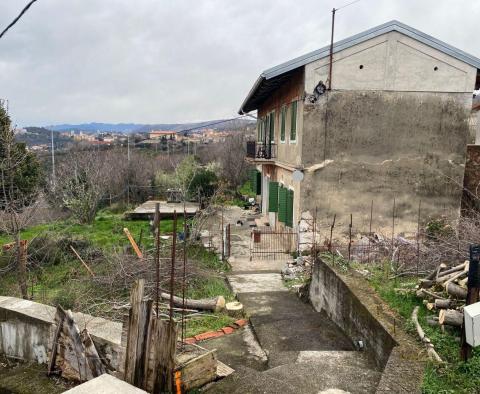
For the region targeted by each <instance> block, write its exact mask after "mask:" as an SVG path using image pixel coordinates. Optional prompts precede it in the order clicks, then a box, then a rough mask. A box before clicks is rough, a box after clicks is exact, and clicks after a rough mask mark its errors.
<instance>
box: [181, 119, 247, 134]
mask: <svg viewBox="0 0 480 394" xmlns="http://www.w3.org/2000/svg"><path fill="white" fill-rule="evenodd" d="M246 116H247V115H240V116H237V117H235V118H230V119H224V120H219V121H216V122H211V123H206V124H202V125H200V126H196V127H192V128H190V129H184V130H178V132H179V133H186V132H188V131H193V130H200V129H203V128H205V127H208V126H214V125H216V124H221V123H227V122H231V121H232V120H237V119H240V118H244V117H246Z"/></svg>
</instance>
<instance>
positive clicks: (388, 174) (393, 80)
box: [239, 21, 480, 231]
mask: <svg viewBox="0 0 480 394" xmlns="http://www.w3.org/2000/svg"><path fill="white" fill-rule="evenodd" d="M329 55H330V48H329V46H328V47H324V48H321V49H319V50H316V51H314V52H311V53H308V54H306V55H304V56H300V57H298V58H295V59H292V60H290V61H288V62H286V63H283V64H280V65H278V66H275V67H273V68H270V69H268V70H266V71H264V72H263V73H262V74H261V75H260V76H259V78H258V79H257V81H256V82H255V84H254V85H253V87H252V88H251V90H250V92H249V93H248V95H247V97H246V98H245V100H244V102H243V103H242V105H241V108H240V111H239V113H241V114H244V113H248V112H251V111H254V110H256V111H257V112H258V135H257V139H256V141H250V142H248V145H247V156H248V160H249V161H251V162H252V163H254V164H255V166H256V169H257V172H256V173H255V174H252V175H253V178H252V182H253V184H254V185H256V187H257V191H258V194H259V195H260V197H261V206H262V212H263V213H264V214H265V215H266V220H268V222H269V224H270V225H271V226H278V225H281V226H283V225H286V226H290V227H294V226H295V225H296V224H297V223H298V222H299V219H300V218H301V215H302V214H303V213H305V212H308V211H309V212H310V213H312V212H313V211H314V210H317V211H318V218H319V221H322V220H323V219H324V220H325V221H326V222H327V221H331V218H332V216H333V214H336V215H337V221H338V222H342V221H343V222H344V223H345V222H347V221H349V219H350V213H353V215H354V220H355V227H357V228H360V229H365V228H366V226H367V222H368V221H369V218H370V214H371V209H372V206H373V222H374V223H373V226H374V228H375V229H378V228H383V227H387V226H390V225H391V222H392V203H393V200H394V199H395V203H396V212H395V215H396V218H397V227H396V229H397V231H414V230H415V229H416V226H417V216H418V207H419V203H420V201H421V214H422V218H428V217H432V216H436V215H447V216H448V215H450V216H456V215H458V212H459V209H460V200H461V194H462V182H463V174H464V166H465V154H466V147H467V144H469V143H473V140H474V136H473V135H472V133H471V130H470V128H469V116H470V110H471V107H472V92H473V90H474V89H476V88H478V87H479V84H480V77H479V75H480V74H479V69H480V59H478V58H476V57H474V56H472V55H469V54H467V53H465V52H463V51H461V50H459V49H456V48H454V47H452V46H450V45H448V44H446V43H444V42H441V41H440V40H437V39H436V38H434V37H431V36H429V35H427V34H424V33H422V32H420V31H418V30H416V29H414V28H412V27H410V26H407V25H405V24H403V23H400V22H398V21H391V22H387V23H385V24H383V25H380V26H377V27H374V28H372V29H369V30H367V31H364V32H362V33H359V34H357V35H354V36H352V37H349V38H346V39H344V40H341V41H338V42H336V43H334V45H333V62H332V77H331V90H328V89H326V90H325V87H326V86H328V82H329V81H328V79H329V58H330V56H329ZM315 90H317V92H318V93H317V94H316V95H314V94H313V93H314V91H315Z"/></svg>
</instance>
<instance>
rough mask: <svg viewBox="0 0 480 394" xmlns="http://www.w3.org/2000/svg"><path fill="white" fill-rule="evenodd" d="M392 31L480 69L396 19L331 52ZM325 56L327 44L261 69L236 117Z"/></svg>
mask: <svg viewBox="0 0 480 394" xmlns="http://www.w3.org/2000/svg"><path fill="white" fill-rule="evenodd" d="M392 31H397V32H399V33H402V34H404V35H406V36H408V37H411V38H413V39H415V40H417V41H420V42H422V43H423V44H425V45H428V46H430V47H432V48H435V49H437V50H439V51H441V52H444V53H446V54H447V55H450V56H452V57H454V58H456V59H458V60H460V61H462V62H464V63H467V64H469V65H471V66H473V67H476V68H480V59H479V58H477V57H475V56H473V55H470V54H468V53H466V52H464V51H462V50H460V49H457V48H455V47H453V46H451V45H449V44H446V43H445V42H443V41H440V40H438V39H436V38H434V37H432V36H429V35H428V34H425V33H423V32H421V31H419V30H417V29H414V28H413V27H410V26H408V25H406V24H404V23H401V22H399V21H396V20H393V21H390V22H386V23H384V24H382V25H379V26H376V27H373V28H371V29H368V30H365V31H364V32H362V33H358V34H355V35H354V36H351V37H348V38H345V39H343V40H340V41H337V42H335V43H334V44H333V53H336V52H340V51H342V50H344V49H347V48H350V47H353V46H354V45H357V44H360V43H362V42H364V41H367V40H370V39H372V38H375V37H378V36H380V35H382V34H386V33H390V32H392ZM329 55H330V45H327V46H325V47H323V48H320V49H317V50H316V51H313V52H310V53H307V54H305V55H303V56H299V57H297V58H295V59H292V60H289V61H288V62H285V63H282V64H279V65H278V66H275V67H272V68H269V69H267V70H265V71H264V72H262V73H261V74H260V76H259V77H258V78H257V80H256V81H255V83H254V85H253V87H252V89H251V90H250V92H249V93H248V95H247V97H246V98H245V100H244V101H243V103H242V106H241V107H240V110H239V114H243V113H247V112H250V111H253V110H255V109H257V106H258V104H259V103H260V102H262V101H263V99H265V98H266V97H267V96H268V95H269V94H270V93H271V92H272V91H273V90H274V89H275V88H277V87H278V86H279V85H280V84H281V83H283V81H284V80H285V79H287V78H288V77H289V76H290V74H288V73H290V72H292V71H293V70H295V69H297V68H299V67H303V66H305V65H306V64H309V63H311V62H314V61H316V60H319V59H323V58H325V57H327V56H329Z"/></svg>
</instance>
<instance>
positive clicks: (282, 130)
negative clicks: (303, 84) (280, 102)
mask: <svg viewBox="0 0 480 394" xmlns="http://www.w3.org/2000/svg"><path fill="white" fill-rule="evenodd" d="M286 112H287V111H286V108H285V106H283V107H282V113H281V120H280V141H282V142H283V141H285V117H286V116H285V115H286Z"/></svg>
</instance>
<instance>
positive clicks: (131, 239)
mask: <svg viewBox="0 0 480 394" xmlns="http://www.w3.org/2000/svg"><path fill="white" fill-rule="evenodd" d="M123 232H124V233H125V235H126V236H127V238H128V240H129V241H130V243H131V244H132V247H133V250H134V251H135V253H136V254H137V256H138V258H139V259H143V253H142V252H141V251H140V248H139V247H138V245H137V243H136V242H135V240H134V239H133V237H132V234H130V231H128V228H126V227H125V228H124V229H123Z"/></svg>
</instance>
